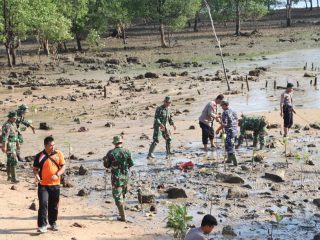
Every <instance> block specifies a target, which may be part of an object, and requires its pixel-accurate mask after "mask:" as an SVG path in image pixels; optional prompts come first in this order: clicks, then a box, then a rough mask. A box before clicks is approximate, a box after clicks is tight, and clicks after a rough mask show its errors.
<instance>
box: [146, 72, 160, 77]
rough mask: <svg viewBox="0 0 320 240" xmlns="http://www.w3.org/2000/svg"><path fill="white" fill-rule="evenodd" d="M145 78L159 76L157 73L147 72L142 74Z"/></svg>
mask: <svg viewBox="0 0 320 240" xmlns="http://www.w3.org/2000/svg"><path fill="white" fill-rule="evenodd" d="M144 76H145V78H159V75H158V74H157V73H152V72H147V73H145V74H144Z"/></svg>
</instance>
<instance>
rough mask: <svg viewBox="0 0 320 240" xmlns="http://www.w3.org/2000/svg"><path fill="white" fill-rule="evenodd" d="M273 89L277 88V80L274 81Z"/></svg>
mask: <svg viewBox="0 0 320 240" xmlns="http://www.w3.org/2000/svg"><path fill="white" fill-rule="evenodd" d="M273 89H277V81H276V80H274V82H273Z"/></svg>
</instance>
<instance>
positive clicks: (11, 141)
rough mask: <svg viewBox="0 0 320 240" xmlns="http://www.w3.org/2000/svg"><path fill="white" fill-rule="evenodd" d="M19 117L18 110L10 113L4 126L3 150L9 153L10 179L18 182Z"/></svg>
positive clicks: (8, 173)
mask: <svg viewBox="0 0 320 240" xmlns="http://www.w3.org/2000/svg"><path fill="white" fill-rule="evenodd" d="M16 119H17V113H16V112H14V111H13V112H10V113H9V114H8V121H7V122H5V124H3V126H2V152H3V153H5V154H6V155H7V175H8V181H10V180H11V182H13V183H18V182H19V181H18V180H17V177H16V166H17V163H18V160H17V152H16V151H17V147H19V140H18V129H17V126H16V124H15V121H16Z"/></svg>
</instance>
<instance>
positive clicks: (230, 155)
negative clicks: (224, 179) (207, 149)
mask: <svg viewBox="0 0 320 240" xmlns="http://www.w3.org/2000/svg"><path fill="white" fill-rule="evenodd" d="M228 159H230V160H229V161H230V162H231V161H232V162H233V165H234V166H238V162H237V158H236V155H234V153H229V154H228Z"/></svg>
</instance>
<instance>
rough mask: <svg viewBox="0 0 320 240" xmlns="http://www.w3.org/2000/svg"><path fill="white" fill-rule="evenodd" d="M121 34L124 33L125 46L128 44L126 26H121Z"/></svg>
mask: <svg viewBox="0 0 320 240" xmlns="http://www.w3.org/2000/svg"><path fill="white" fill-rule="evenodd" d="M121 32H122V41H123V44H127V33H126V26H125V25H124V24H121Z"/></svg>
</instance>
